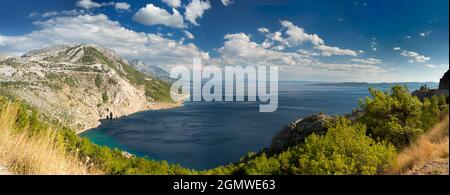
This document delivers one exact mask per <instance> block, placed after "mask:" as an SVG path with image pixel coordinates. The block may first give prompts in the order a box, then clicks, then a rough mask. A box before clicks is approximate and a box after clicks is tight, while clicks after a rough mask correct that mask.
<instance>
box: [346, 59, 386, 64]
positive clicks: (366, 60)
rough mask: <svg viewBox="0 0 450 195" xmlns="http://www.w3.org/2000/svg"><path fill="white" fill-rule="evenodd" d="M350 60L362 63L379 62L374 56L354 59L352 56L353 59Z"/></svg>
mask: <svg viewBox="0 0 450 195" xmlns="http://www.w3.org/2000/svg"><path fill="white" fill-rule="evenodd" d="M351 61H353V62H357V63H362V64H372V65H375V64H380V63H381V60H379V59H375V58H367V59H356V58H354V59H351Z"/></svg>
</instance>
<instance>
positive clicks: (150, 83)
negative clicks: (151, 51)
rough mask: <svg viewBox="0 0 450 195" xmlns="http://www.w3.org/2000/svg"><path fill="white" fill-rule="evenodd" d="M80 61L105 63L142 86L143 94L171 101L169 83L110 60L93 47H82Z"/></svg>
mask: <svg viewBox="0 0 450 195" xmlns="http://www.w3.org/2000/svg"><path fill="white" fill-rule="evenodd" d="M81 62H82V63H87V64H94V63H95V62H99V63H101V64H104V65H107V66H109V67H110V68H112V69H114V70H116V71H117V72H118V73H119V74H120V75H121V76H123V77H125V78H126V79H128V80H129V81H130V82H131V83H132V84H133V85H136V86H140V87H143V88H144V89H145V95H146V96H147V97H148V98H150V99H151V100H155V101H161V102H172V99H171V98H170V84H169V83H167V82H164V81H161V80H158V79H156V78H152V77H150V76H149V75H146V74H144V73H141V72H139V71H137V70H136V69H134V68H133V67H132V66H130V65H128V64H126V63H124V62H123V61H122V60H120V59H118V60H116V61H111V60H110V59H109V58H108V57H106V56H104V55H103V54H102V53H101V52H99V51H98V50H97V49H95V48H93V47H86V48H84V57H83V58H82V59H81ZM96 81H97V79H96ZM96 86H97V82H96Z"/></svg>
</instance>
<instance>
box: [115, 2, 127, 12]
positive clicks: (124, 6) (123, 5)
mask: <svg viewBox="0 0 450 195" xmlns="http://www.w3.org/2000/svg"><path fill="white" fill-rule="evenodd" d="M114 8H116V10H127V11H128V10H130V8H131V5H130V4H128V3H125V2H117V3H115V4H114Z"/></svg>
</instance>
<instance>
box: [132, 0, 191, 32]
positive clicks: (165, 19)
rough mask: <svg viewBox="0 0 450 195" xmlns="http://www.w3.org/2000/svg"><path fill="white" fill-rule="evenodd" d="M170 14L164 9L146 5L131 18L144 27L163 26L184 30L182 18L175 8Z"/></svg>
mask: <svg viewBox="0 0 450 195" xmlns="http://www.w3.org/2000/svg"><path fill="white" fill-rule="evenodd" d="M172 12H173V14H170V13H169V12H167V11H166V10H165V9H162V8H159V7H156V6H154V5H153V4H147V6H145V7H143V8H141V9H139V11H138V12H136V14H134V16H133V20H134V21H136V22H139V23H141V24H145V25H157V24H161V25H165V26H168V27H174V28H184V27H185V25H184V20H183V16H182V15H181V14H180V12H178V11H177V10H176V9H175V8H173V9H172Z"/></svg>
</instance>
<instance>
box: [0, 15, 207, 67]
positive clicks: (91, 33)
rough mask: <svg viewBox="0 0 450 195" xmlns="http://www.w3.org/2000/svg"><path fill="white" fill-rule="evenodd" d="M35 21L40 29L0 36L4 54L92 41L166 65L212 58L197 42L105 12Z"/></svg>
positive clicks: (159, 64)
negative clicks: (140, 28)
mask: <svg viewBox="0 0 450 195" xmlns="http://www.w3.org/2000/svg"><path fill="white" fill-rule="evenodd" d="M35 24H36V25H38V28H39V29H38V30H36V31H33V32H31V33H28V34H25V35H20V36H1V35H0V40H1V41H0V42H1V43H2V44H1V45H0V53H6V54H9V55H22V54H24V53H26V52H28V51H30V50H34V49H41V48H44V47H48V46H52V45H60V44H72V43H76V44H80V43H89V44H97V45H100V46H104V47H107V48H110V49H113V50H115V51H116V52H117V53H118V54H120V55H121V56H123V57H125V58H127V59H141V60H143V61H144V62H146V63H148V64H152V65H156V66H162V67H166V68H168V67H172V66H175V65H186V64H191V63H192V58H193V57H202V58H204V59H208V58H209V55H208V53H205V52H202V51H201V50H199V49H198V48H197V47H196V46H195V45H194V44H191V43H190V44H183V43H181V42H179V41H175V40H171V39H167V38H164V37H162V36H160V35H157V34H151V33H140V32H135V31H133V30H130V29H127V28H125V27H123V26H121V25H120V23H118V22H115V21H111V20H109V19H108V17H107V16H106V15H103V14H99V15H81V16H76V17H56V18H52V19H49V20H46V21H42V22H36V23H35Z"/></svg>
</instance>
